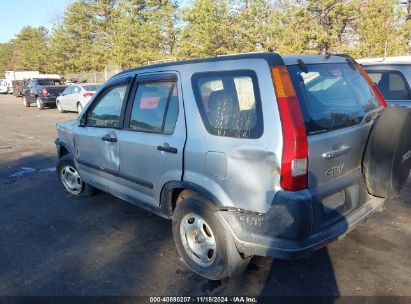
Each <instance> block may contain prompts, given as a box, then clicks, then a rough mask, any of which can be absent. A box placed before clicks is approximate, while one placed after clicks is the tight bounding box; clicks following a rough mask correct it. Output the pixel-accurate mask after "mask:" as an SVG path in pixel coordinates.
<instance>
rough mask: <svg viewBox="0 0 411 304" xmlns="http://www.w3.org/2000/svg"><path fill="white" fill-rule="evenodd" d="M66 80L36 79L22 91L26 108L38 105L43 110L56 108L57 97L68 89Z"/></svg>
mask: <svg viewBox="0 0 411 304" xmlns="http://www.w3.org/2000/svg"><path fill="white" fill-rule="evenodd" d="M63 83H64V80H63V79H60V78H34V79H32V80H30V82H29V83H28V84H27V86H26V87H25V88H24V89H23V91H22V101H23V105H24V106H25V107H30V104H32V103H36V104H37V108H39V109H40V110H43V109H44V108H45V107H46V106H49V107H54V106H55V105H56V98H57V96H58V95H59V94H60V93H61V92H63V91H64V90H65V89H66V87H67V86H66V85H63Z"/></svg>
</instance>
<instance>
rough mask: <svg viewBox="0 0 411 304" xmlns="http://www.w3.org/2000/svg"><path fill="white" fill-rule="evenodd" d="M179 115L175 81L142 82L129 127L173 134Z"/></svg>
mask: <svg viewBox="0 0 411 304" xmlns="http://www.w3.org/2000/svg"><path fill="white" fill-rule="evenodd" d="M177 116H178V96H177V88H176V86H175V83H174V82H147V83H140V84H139V85H138V88H137V92H136V95H135V98H134V102H133V108H132V110H131V118H130V125H129V129H131V130H136V131H143V132H154V133H165V134H172V133H173V132H174V127H175V124H176V121H177Z"/></svg>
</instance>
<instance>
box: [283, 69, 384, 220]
mask: <svg viewBox="0 0 411 304" xmlns="http://www.w3.org/2000/svg"><path fill="white" fill-rule="evenodd" d="M306 69H307V70H305V71H302V70H301V68H300V66H299V65H291V66H288V70H289V72H290V76H291V78H292V80H293V83H294V87H295V89H296V93H297V96H298V100H299V102H300V107H301V110H302V113H303V116H304V120H305V127H306V131H307V135H308V146H309V161H308V163H309V169H308V171H309V176H308V185H309V188H311V189H312V191H313V193H314V194H315V197H316V198H317V199H318V200H319V201H320V202H321V205H320V206H322V210H321V211H322V212H320V213H321V216H322V221H321V222H322V223H325V222H327V221H329V220H332V219H333V218H336V217H338V215H341V214H347V213H349V212H350V211H352V210H354V209H356V208H358V207H359V206H360V205H361V204H363V203H364V202H365V201H366V200H367V197H366V195H365V196H364V186H363V178H362V173H361V165H362V157H363V153H364V149H365V145H366V142H367V138H368V134H369V130H370V127H371V123H372V121H370V120H369V119H368V117H370V116H371V113H374V112H375V111H377V109H379V108H380V104H379V101H378V99H377V97H376V96H375V94H374V92H373V90H372V88H371V87H370V86H369V84H368V83H367V81H366V80H365V79H364V78H363V76H362V74H361V73H360V71H359V70H358V69H356V68H355V66H354V65H349V64H348V63H327V64H307V65H306Z"/></svg>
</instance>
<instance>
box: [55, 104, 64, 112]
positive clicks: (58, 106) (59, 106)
mask: <svg viewBox="0 0 411 304" xmlns="http://www.w3.org/2000/svg"><path fill="white" fill-rule="evenodd" d="M56 107H57V110H58V111H59V112H60V113H66V111H65V110H63V107H62V106H61V103H60V102H59V101H57V102H56Z"/></svg>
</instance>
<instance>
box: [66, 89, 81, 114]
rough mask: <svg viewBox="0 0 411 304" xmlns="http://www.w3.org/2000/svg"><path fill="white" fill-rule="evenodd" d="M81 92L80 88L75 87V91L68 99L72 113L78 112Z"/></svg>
mask: <svg viewBox="0 0 411 304" xmlns="http://www.w3.org/2000/svg"><path fill="white" fill-rule="evenodd" d="M80 91H81V89H80V87H79V86H73V91H72V92H71V94H70V96H69V97H68V103H69V106H70V110H71V111H77V102H79V100H80Z"/></svg>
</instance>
